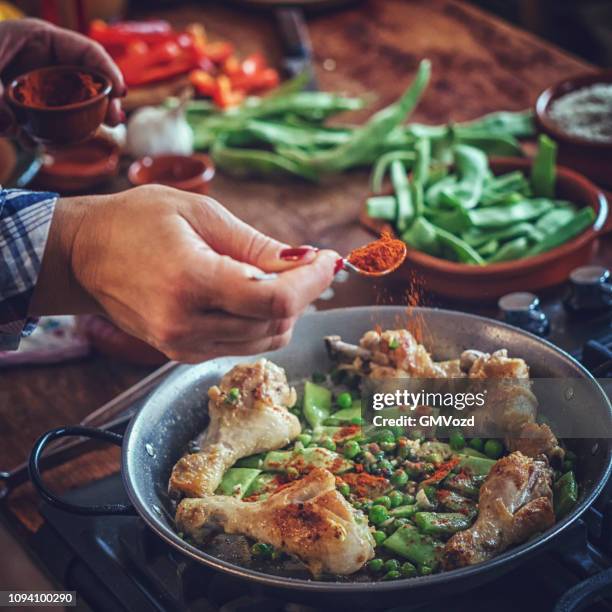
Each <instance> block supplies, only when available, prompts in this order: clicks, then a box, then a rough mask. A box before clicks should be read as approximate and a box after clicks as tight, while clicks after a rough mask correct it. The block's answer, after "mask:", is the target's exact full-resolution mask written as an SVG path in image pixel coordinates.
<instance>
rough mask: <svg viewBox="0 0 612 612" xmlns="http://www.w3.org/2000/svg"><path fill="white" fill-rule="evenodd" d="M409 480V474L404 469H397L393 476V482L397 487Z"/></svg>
mask: <svg viewBox="0 0 612 612" xmlns="http://www.w3.org/2000/svg"><path fill="white" fill-rule="evenodd" d="M407 482H408V474H406V472H404V470H401V469H400V470H395V472H393V475H392V476H391V484H392V485H393V486H395V487H403V486H404V485H405V484H406V483H407Z"/></svg>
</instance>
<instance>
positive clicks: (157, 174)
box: [128, 153, 215, 194]
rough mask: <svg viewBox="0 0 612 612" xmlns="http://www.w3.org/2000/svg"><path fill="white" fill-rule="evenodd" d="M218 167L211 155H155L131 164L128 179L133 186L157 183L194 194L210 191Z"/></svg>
mask: <svg viewBox="0 0 612 612" xmlns="http://www.w3.org/2000/svg"><path fill="white" fill-rule="evenodd" d="M214 175H215V167H214V165H213V163H212V160H211V159H210V157H208V155H202V154H200V153H194V154H193V155H170V154H168V155H156V156H155V157H148V156H147V157H143V158H142V159H139V160H137V161H135V162H133V163H132V165H131V166H130V168H129V170H128V178H129V180H130V183H132V185H146V184H148V183H158V184H160V185H167V186H168V187H174V188H176V189H183V190H184V191H193V192H194V193H201V194H206V193H208V186H209V184H210V182H211V181H212V178H213V176H214Z"/></svg>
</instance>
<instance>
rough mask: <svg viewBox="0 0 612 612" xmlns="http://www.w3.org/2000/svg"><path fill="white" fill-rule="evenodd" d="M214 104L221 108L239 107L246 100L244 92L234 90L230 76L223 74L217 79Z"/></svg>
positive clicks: (213, 97)
mask: <svg viewBox="0 0 612 612" xmlns="http://www.w3.org/2000/svg"><path fill="white" fill-rule="evenodd" d="M212 99H213V102H214V103H215V104H216V105H217V106H219V107H221V108H230V107H232V106H238V104H240V103H241V102H242V101H243V100H244V92H242V91H236V90H234V89H232V83H231V81H230V79H229V77H228V76H226V75H225V74H222V75H220V76H218V77H217V81H216V87H215V91H214V92H213V96H212Z"/></svg>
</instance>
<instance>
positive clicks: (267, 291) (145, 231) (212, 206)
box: [31, 185, 338, 363]
mask: <svg viewBox="0 0 612 612" xmlns="http://www.w3.org/2000/svg"><path fill="white" fill-rule="evenodd" d="M287 248H288V247H287V245H285V244H282V243H280V242H277V241H275V240H272V239H271V238H269V237H267V236H265V235H263V234H261V233H259V232H257V231H256V230H254V229H253V228H252V227H250V226H248V225H247V224H245V223H243V222H242V221H240V219H238V218H236V217H235V216H234V215H232V214H231V213H230V212H229V211H228V210H226V209H225V208H224V207H223V206H221V205H220V204H219V203H218V202H216V201H215V200H213V199H211V198H208V197H203V196H199V195H195V194H191V193H187V192H184V191H178V190H175V189H171V188H168V187H162V186H159V185H147V186H143V187H137V188H135V189H130V190H129V191H125V192H122V193H119V194H114V195H111V196H93V197H83V198H67V199H61V200H59V202H58V203H57V206H56V212H55V215H54V219H53V223H52V226H51V230H50V234H49V241H48V244H47V248H46V250H45V256H44V259H43V264H42V269H41V272H40V275H39V280H38V284H37V287H36V291H35V293H34V297H33V299H32V304H31V314H34V315H37V314H59V313H60V312H62V313H67V308H70V309H71V311H72V312H86V311H89V312H91V311H94V310H96V308H97V309H98V310H102V311H103V312H105V313H106V314H107V315H108V316H109V317H110V318H111V319H112V320H113V321H114V322H115V323H116V324H117V325H118V326H119V327H121V328H122V329H123V330H124V331H127V332H128V333H130V334H132V335H134V336H137V337H139V338H141V339H143V340H145V341H146V342H147V343H149V344H150V345H152V346H154V347H155V348H157V349H159V350H160V351H162V352H163V353H165V354H166V355H167V356H168V357H169V358H171V359H176V360H179V361H186V362H192V363H195V362H199V361H203V360H204V359H208V358H211V357H215V356H219V355H246V354H253V353H259V352H264V351H268V350H274V349H276V348H280V347H281V346H284V345H285V344H286V343H287V342H288V341H289V339H290V338H291V332H292V328H293V325H294V323H295V321H296V319H297V317H298V316H299V315H300V314H301V313H302V312H303V311H304V309H305V308H306V306H307V305H308V304H309V303H310V302H312V301H313V300H315V299H316V298H317V297H318V296H319V295H320V294H321V292H322V291H323V290H324V289H325V288H326V287H327V286H329V284H330V283H331V281H332V279H333V275H334V267H335V263H336V260H337V258H338V254H337V253H335V252H333V251H319V252H317V251H316V250H315V249H312V248H306V249H303V252H304V254H303V256H301V257H300V258H299V259H295V258H292V259H290V260H286V259H283V258H282V257H281V255H283V251H284V250H286V249H287ZM66 270H69V271H70V275H69V278H67V277H66V272H65V271H66ZM262 273H277V275H276V276H275V277H274V278H271V279H269V280H255V279H256V278H257V277H259V276H261V274H262ZM63 277H64V278H63Z"/></svg>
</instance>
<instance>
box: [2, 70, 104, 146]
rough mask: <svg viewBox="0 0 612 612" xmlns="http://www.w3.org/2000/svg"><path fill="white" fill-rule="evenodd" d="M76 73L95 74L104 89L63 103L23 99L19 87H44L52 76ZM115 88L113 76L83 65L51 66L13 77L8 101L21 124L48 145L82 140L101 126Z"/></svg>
mask: <svg viewBox="0 0 612 612" xmlns="http://www.w3.org/2000/svg"><path fill="white" fill-rule="evenodd" d="M76 73H85V74H89V75H91V77H92V78H93V79H94V80H95V81H96V83H98V84H100V91H99V92H98V93H97V94H95V95H94V96H92V97H91V98H87V99H86V100H81V101H78V102H74V103H67V104H63V105H60V106H43V105H37V104H26V103H24V102H22V101H21V99H20V95H19V90H20V89H21V88H22V87H24V86H27V85H28V84H30V85H33V84H35V85H36V86H41V85H42V86H44V84H45V83H49V82H51V80H52V79H53V80H55V79H61V78H69V76H70V75H74V74H76ZM111 89H112V85H111V82H110V81H109V79H108V78H107V77H106V76H104V75H103V74H102V73H101V72H98V71H97V70H92V69H91V68H85V67H83V66H49V67H47V68H38V69H37V70H32V71H31V72H27V73H26V74H22V75H21V76H19V77H17V78H16V79H15V80H13V81H12V83H11V84H10V85H9V87H8V90H7V100H8V102H9V104H10V105H11V107H12V109H13V112H14V113H15V117H16V119H17V123H18V124H19V125H20V126H21V127H22V129H23V130H24V131H26V132H27V133H28V134H29V135H30V136H31V137H32V138H33V139H34V140H37V141H39V142H42V143H44V144H68V143H75V142H81V141H83V140H85V139H86V138H88V137H89V136H91V135H92V134H93V133H94V132H95V131H96V130H97V129H98V127H99V126H100V124H101V123H102V121H103V120H104V117H105V116H106V110H107V109H108V97H109V94H110V92H111Z"/></svg>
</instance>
